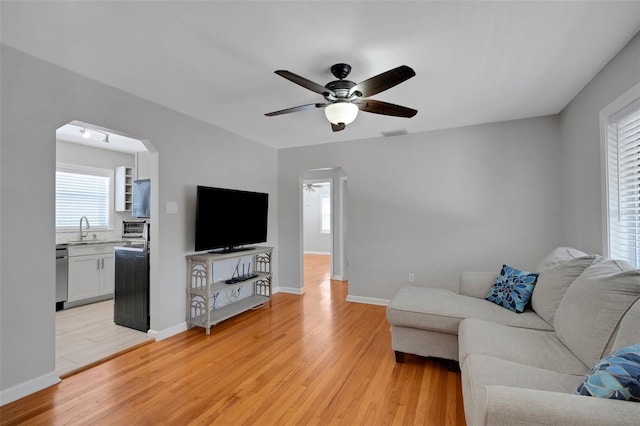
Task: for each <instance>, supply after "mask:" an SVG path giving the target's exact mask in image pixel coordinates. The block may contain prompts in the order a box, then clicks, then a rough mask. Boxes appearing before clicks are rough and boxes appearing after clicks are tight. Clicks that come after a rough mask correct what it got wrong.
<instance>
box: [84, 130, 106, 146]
mask: <svg viewBox="0 0 640 426" xmlns="http://www.w3.org/2000/svg"><path fill="white" fill-rule="evenodd" d="M93 131H94V132H97V133H101V134H103V135H104V139H102V142H104V143H109V142H110V141H109V133H106V132H103V131H101V130H96V129H93ZM80 134H81V135H82V137H83V138H85V139H89V138H90V137H91V132H90V131H89V130H88V129H87V128H86V127H83V128H82V129H80Z"/></svg>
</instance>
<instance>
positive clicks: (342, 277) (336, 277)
mask: <svg viewBox="0 0 640 426" xmlns="http://www.w3.org/2000/svg"><path fill="white" fill-rule="evenodd" d="M331 279H332V280H335V281H344V275H334V276H332V277H331Z"/></svg>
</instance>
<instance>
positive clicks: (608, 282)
mask: <svg viewBox="0 0 640 426" xmlns="http://www.w3.org/2000/svg"><path fill="white" fill-rule="evenodd" d="M638 298H640V270H633V268H632V267H631V265H629V264H628V263H627V262H624V261H619V260H612V259H605V260H602V261H601V262H597V263H594V264H593V265H591V266H589V267H588V268H587V269H585V270H584V272H583V273H582V274H581V275H580V276H579V277H578V278H577V279H576V280H575V281H574V282H573V283H572V284H571V285H570V286H569V288H568V289H567V292H566V293H565V295H564V298H563V299H562V301H561V302H560V306H558V310H557V311H556V315H555V318H554V328H555V330H556V333H557V335H558V338H559V339H560V340H561V341H562V343H564V344H565V345H566V346H567V347H568V348H569V350H571V352H573V353H574V355H576V356H577V357H578V358H580V360H581V361H582V362H583V363H584V364H585V365H587V366H593V365H595V363H596V362H598V360H600V359H601V358H602V357H603V356H604V355H606V354H608V353H609V352H610V351H611V348H612V347H613V336H614V332H615V331H616V329H617V328H618V325H619V323H620V320H621V319H622V317H623V315H624V314H625V313H627V311H628V310H629V308H630V307H631V305H633V304H634V303H635V302H636V300H638Z"/></svg>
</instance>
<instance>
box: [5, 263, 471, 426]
mask: <svg viewBox="0 0 640 426" xmlns="http://www.w3.org/2000/svg"><path fill="white" fill-rule="evenodd" d="M346 295H347V283H346V282H341V281H332V280H330V279H329V262H328V257H327V256H321V255H305V294H304V295H301V296H298V295H291V294H276V295H274V297H273V301H272V304H271V306H265V307H263V308H260V309H256V310H252V311H249V312H246V313H244V314H242V315H239V316H237V317H234V318H231V319H229V320H227V321H224V322H222V323H220V324H218V325H217V326H215V327H213V328H212V329H211V334H210V335H209V336H207V335H206V334H205V333H204V330H203V329H202V328H197V327H196V328H193V329H191V330H188V331H186V332H184V333H180V334H179V335H176V336H173V337H171V338H169V339H166V340H163V341H161V342H154V343H151V344H147V345H144V346H141V347H137V348H135V349H133V350H132V351H130V352H127V353H125V354H123V355H121V356H118V357H117V358H114V359H110V360H108V361H107V362H105V363H102V364H99V365H97V366H94V367H92V368H90V369H88V370H85V371H82V372H80V373H78V374H75V375H72V376H70V377H68V378H66V379H64V380H63V381H62V382H61V383H60V384H58V385H55V386H52V387H50V388H47V389H45V390H42V391H40V392H38V393H36V394H33V395H30V396H28V397H26V398H23V399H21V400H19V401H16V402H14V403H11V404H7V405H5V406H4V407H1V408H0V424H2V425H17V424H71V425H74V424H78V425H80V424H82V425H84V424H105V425H110V424H127V425H151V424H154V425H156V424H180V425H186V424H220V425H276V424H282V425H285V424H286V425H289V424H291V425H294V424H301V425H312V424H318V425H332V424H335V425H390V424H403V425H417V424H424V425H438V426H439V425H464V412H463V405H462V393H461V384H460V373H455V372H450V371H448V369H447V365H446V364H444V363H442V362H440V361H438V360H433V359H423V358H420V357H414V356H407V357H406V362H405V363H402V364H397V363H396V362H395V358H394V354H393V351H392V350H391V339H390V332H389V325H388V323H387V321H386V317H385V308H384V307H382V306H373V305H366V304H359V303H349V302H346V301H345V299H346Z"/></svg>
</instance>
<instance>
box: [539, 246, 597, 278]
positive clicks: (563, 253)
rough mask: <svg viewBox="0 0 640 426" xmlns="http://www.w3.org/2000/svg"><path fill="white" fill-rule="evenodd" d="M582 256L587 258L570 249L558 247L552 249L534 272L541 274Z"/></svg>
mask: <svg viewBox="0 0 640 426" xmlns="http://www.w3.org/2000/svg"><path fill="white" fill-rule="evenodd" d="M584 256H588V254H587V253H584V252H581V251H580V250H576V249H574V248H571V247H558V248H556V249H553V250H552V251H551V253H549V254H548V255H547V257H545V258H544V259H542V260H541V261H540V263H539V264H538V266H537V267H536V269H535V270H536V272H542V271H544V270H547V269H550V268H553V267H555V266H558V265H560V264H561V263H564V262H567V261H569V260H573V259H576V258H578V257H584Z"/></svg>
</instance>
